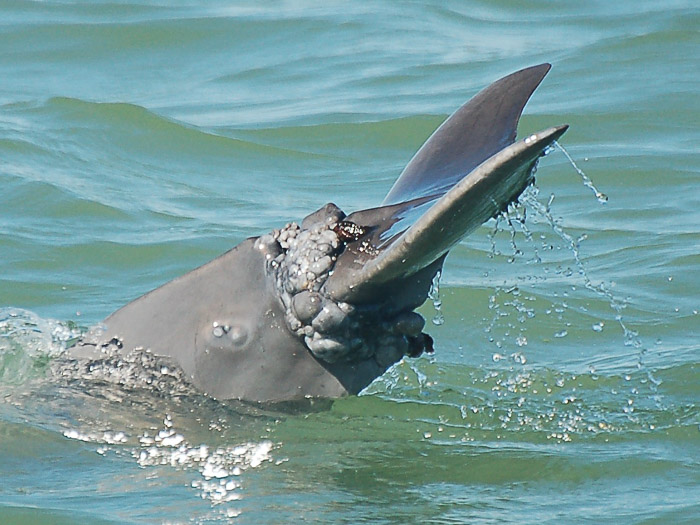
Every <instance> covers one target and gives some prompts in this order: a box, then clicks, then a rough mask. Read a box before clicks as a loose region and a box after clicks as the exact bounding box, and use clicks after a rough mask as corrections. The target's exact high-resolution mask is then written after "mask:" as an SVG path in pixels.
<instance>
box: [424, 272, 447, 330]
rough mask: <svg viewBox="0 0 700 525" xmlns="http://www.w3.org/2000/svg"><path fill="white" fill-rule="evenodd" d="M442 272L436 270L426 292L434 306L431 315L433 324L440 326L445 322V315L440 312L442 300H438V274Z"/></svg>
mask: <svg viewBox="0 0 700 525" xmlns="http://www.w3.org/2000/svg"><path fill="white" fill-rule="evenodd" d="M441 275H442V272H440V271H438V272H437V273H436V274H435V277H433V282H432V283H431V285H430V291H429V292H428V299H430V300H431V301H432V302H433V307H434V308H435V316H434V317H433V324H434V325H436V326H440V325H442V324H444V323H445V316H444V315H443V314H442V301H441V300H440V276H441Z"/></svg>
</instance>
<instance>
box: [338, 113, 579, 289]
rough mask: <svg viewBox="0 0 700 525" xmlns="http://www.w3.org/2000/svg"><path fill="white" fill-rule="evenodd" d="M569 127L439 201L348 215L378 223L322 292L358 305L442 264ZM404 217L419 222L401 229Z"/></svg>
mask: <svg viewBox="0 0 700 525" xmlns="http://www.w3.org/2000/svg"><path fill="white" fill-rule="evenodd" d="M567 129H568V126H566V125H564V126H558V127H553V128H549V129H546V130H544V131H540V132H538V133H535V134H533V135H530V136H529V137H527V138H525V139H523V140H521V141H518V142H516V143H515V144H512V145H510V146H508V147H506V148H505V149H502V150H501V151H499V152H498V153H496V154H495V155H493V156H492V157H490V158H489V159H488V160H486V161H485V162H483V163H481V164H480V165H479V166H478V167H477V168H476V169H474V170H473V171H472V172H471V173H470V174H469V175H468V176H467V177H464V178H463V179H462V180H460V181H459V182H458V183H457V184H456V185H454V186H453V187H452V188H451V189H450V190H449V191H447V193H445V194H444V195H442V196H441V197H440V198H438V199H437V200H435V199H414V200H413V201H409V202H407V203H402V204H401V205H394V206H387V207H382V208H377V209H375V210H365V211H363V212H358V213H356V214H351V215H350V216H348V218H347V219H348V221H352V222H357V223H358V224H362V225H363V226H365V227H366V226H368V225H367V224H364V223H363V221H362V219H363V218H365V217H368V216H370V221H371V219H375V221H374V222H376V223H377V224H376V225H375V229H374V231H373V233H371V234H370V235H368V237H369V238H365V239H361V240H358V241H356V242H355V243H353V244H352V245H349V246H348V247H347V248H346V250H345V252H344V253H343V254H341V256H340V257H338V261H337V263H336V266H335V270H334V272H333V274H332V275H331V276H330V277H329V279H328V281H327V282H326V284H325V287H324V288H325V291H326V293H328V294H329V295H330V296H332V297H334V298H335V299H337V300H342V301H349V302H362V301H363V300H365V297H366V296H367V295H368V293H369V292H370V291H371V293H372V295H376V290H377V289H379V288H381V287H382V286H383V285H387V284H390V283H396V282H398V283H401V282H402V281H404V280H405V279H406V278H409V277H411V276H413V275H418V274H420V273H421V271H422V270H423V269H425V268H428V267H430V266H431V265H433V263H435V262H436V261H440V263H439V264H440V265H441V264H442V258H443V256H444V255H446V254H447V252H448V250H449V249H450V248H452V246H454V245H455V244H456V243H457V242H459V241H460V239H462V238H463V237H464V236H466V235H467V234H469V233H470V232H472V231H473V230H475V229H476V228H477V227H478V226H480V225H481V224H482V223H484V222H486V221H487V220H489V219H490V218H491V217H494V216H495V215H497V214H498V213H499V212H500V211H501V210H503V209H505V208H506V207H507V206H508V204H509V203H510V202H512V201H513V200H515V199H517V197H518V196H519V195H520V193H522V191H523V190H524V189H525V188H526V187H527V186H528V185H529V184H530V183H531V182H532V181H533V179H534V173H533V172H534V167H535V166H536V164H537V160H538V159H539V157H540V156H541V155H542V152H543V151H544V150H545V149H546V148H547V147H548V146H549V145H551V144H552V143H553V142H554V141H555V140H557V139H558V138H559V137H561V135H563V134H564V132H565V131H566V130H567ZM408 215H412V216H415V217H417V218H413V219H411V221H410V222H412V224H411V226H410V227H408V229H404V230H403V231H401V227H403V226H404V224H403V222H402V221H401V220H400V219H401V218H402V216H408ZM377 219H379V220H377ZM397 225H399V226H400V227H399V228H396V226H397ZM368 229H370V230H371V229H372V228H371V227H369V228H368ZM397 229H398V231H396V230H397ZM372 250H374V253H370V252H371V251H372ZM367 254H369V255H373V256H370V257H368V256H367ZM437 269H439V268H437ZM435 271H437V270H433V271H432V275H434V273H435ZM432 275H430V278H431V279H432ZM423 278H424V277H423ZM399 287H401V285H400V284H399Z"/></svg>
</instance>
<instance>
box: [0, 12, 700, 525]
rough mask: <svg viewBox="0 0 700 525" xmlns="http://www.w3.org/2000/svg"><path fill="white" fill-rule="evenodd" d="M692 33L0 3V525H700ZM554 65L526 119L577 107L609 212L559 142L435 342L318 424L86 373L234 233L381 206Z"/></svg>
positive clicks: (180, 385) (107, 368)
mask: <svg viewBox="0 0 700 525" xmlns="http://www.w3.org/2000/svg"><path fill="white" fill-rule="evenodd" d="M699 27H700V7H699V6H698V3H697V2H696V1H693V0H669V1H666V2H658V1H647V0H641V1H640V0H620V1H618V2H609V1H605V2H603V1H593V2H563V1H560V2H553V1H548V0H536V1H534V2H528V3H527V4H523V3H521V2H511V1H507V0H496V1H493V2H486V1H470V2H457V1H434V2H402V3H398V2H388V1H373V2H352V3H351V2H327V3H316V2H285V1H279V2H268V3H261V2H230V1H209V2H185V1H169V0H158V1H155V0H131V1H125V2H122V1H119V0H112V1H94V0H90V1H87V0H61V1H59V0H56V1H54V0H47V1H29V0H3V1H2V2H0V523H2V524H4V525H7V524H12V525H14V524H48V523H51V524H69V523H70V524H72V523H80V524H105V523H110V524H116V523H119V524H191V523H207V524H209V523H212V524H214V523H217V524H218V523H241V524H261V523H280V524H281V523H379V524H389V523H396V524H399V523H421V524H424V523H428V524H447V523H455V524H456V523H470V524H495V523H499V524H500V523H518V524H522V523H537V524H554V523H574V524H575V523H596V524H598V523H625V524H670V523H673V524H691V523H695V524H696V523H700V408H699V404H700V314H698V310H699V309H700V168H699V167H700V156H699V155H698V150H699V147H700V146H699V144H700V103H699V100H700V67H698V64H700V32H699V31H698V28H699ZM541 62H551V63H552V65H553V68H552V70H551V72H550V73H549V75H548V76H547V77H546V78H545V80H544V82H543V83H542V85H541V86H540V87H539V88H538V90H537V91H536V92H535V94H534V96H533V97H532V99H531V101H530V102H529V104H528V105H527V107H526V109H525V112H524V116H523V118H522V120H521V122H520V128H519V135H520V136H521V137H522V136H527V134H528V133H532V132H534V131H537V130H540V129H543V128H546V127H549V126H552V125H558V124H564V123H568V124H570V126H571V128H570V130H569V131H568V132H567V133H566V134H565V135H564V137H563V138H562V139H561V141H560V142H561V145H562V146H563V147H564V148H565V149H566V151H567V152H568V154H569V155H570V156H571V159H573V162H574V163H575V165H577V166H578V167H579V168H580V169H581V170H582V171H583V172H584V173H585V175H586V176H587V177H588V178H590V180H591V181H592V184H593V186H594V187H595V188H597V190H598V192H599V193H600V194H605V195H606V196H607V202H605V199H604V198H603V197H602V195H599V197H600V198H596V194H595V191H593V190H592V189H591V188H590V187H588V186H587V185H586V184H584V182H585V180H584V178H582V176H581V175H580V174H579V173H578V172H577V170H576V169H575V168H574V165H573V164H572V162H570V161H569V159H568V158H567V156H566V155H565V154H564V152H563V151H562V150H560V149H555V150H554V151H552V152H551V153H550V154H549V155H548V156H547V157H545V158H544V159H542V161H541V162H540V165H539V169H538V172H537V183H536V184H537V186H536V188H535V189H531V190H530V191H529V192H528V197H527V200H528V202H527V203H526V204H525V205H524V206H520V207H518V209H517V210H512V211H511V213H510V215H509V216H510V217H511V221H510V223H509V221H508V220H507V219H505V218H503V219H501V220H500V221H499V222H498V223H496V221H494V220H492V221H490V222H488V223H487V224H485V225H484V226H483V227H481V228H479V229H478V230H477V231H475V232H474V233H473V234H472V235H471V236H469V237H468V238H467V239H465V240H464V241H462V242H461V244H459V245H458V246H457V247H455V248H454V249H453V250H452V252H451V254H450V256H449V257H448V259H447V263H446V265H445V269H444V272H443V275H442V279H441V282H440V290H439V301H438V302H437V304H438V306H439V309H436V307H435V306H434V305H433V304H432V302H431V301H428V302H427V303H426V304H425V305H424V306H423V307H421V309H420V312H421V313H422V314H423V315H424V316H425V317H426V318H427V319H428V323H427V331H428V332H429V333H430V334H431V335H432V336H433V337H434V339H435V348H436V352H435V354H434V355H433V356H424V357H421V358H419V359H415V360H411V359H409V360H406V361H404V362H401V363H400V364H398V365H397V366H395V367H394V368H392V369H390V370H389V371H388V372H387V373H386V374H385V375H384V376H383V377H381V378H380V379H378V380H377V381H376V382H375V383H373V384H372V385H370V387H368V389H366V391H365V392H363V393H362V394H361V395H360V396H357V397H350V398H346V399H342V400H339V401H336V402H334V403H328V404H323V403H322V404H320V405H319V406H314V407H312V410H310V411H298V412H290V411H284V410H273V409H261V408H258V407H255V406H250V405H245V404H242V403H235V402H222V401H218V400H215V399H212V398H209V397H207V396H204V395H202V394H200V393H199V392H197V391H195V390H193V389H192V388H191V387H189V386H188V385H187V383H186V382H184V381H183V380H182V378H181V377H180V376H179V375H178V373H177V370H171V369H168V368H165V367H149V366H147V365H145V364H143V363H139V362H129V363H122V366H121V367H116V366H113V365H114V363H97V364H95V366H94V367H90V368H81V367H79V366H75V367H72V368H71V366H68V365H67V364H66V363H70V359H69V357H68V356H67V355H66V352H65V348H66V346H67V345H69V344H70V342H71V341H73V340H74V339H75V338H76V337H77V336H78V335H79V334H80V333H81V332H83V331H85V330H86V329H87V328H88V327H90V326H91V325H94V324H96V323H98V322H99V321H100V320H101V319H103V318H104V317H105V316H107V315H108V314H110V313H111V312H112V311H114V310H115V309H117V308H118V307H120V306H121V305H123V304H125V303H127V302H128V301H130V300H132V299H134V298H136V297H138V296H139V295H141V294H143V293H145V292H147V291H149V290H151V289H153V288H155V287H157V286H158V285H160V284H162V283H164V282H166V281H168V280H170V279H172V278H174V277H176V276H178V275H181V274H184V273H186V272H187V271H188V270H190V269H193V268H194V267H196V266H198V265H200V264H202V263H205V262H207V261H208V260H210V259H212V258H214V257H215V256H217V255H219V254H221V253H223V252H224V251H226V250H227V249H229V248H230V247H232V246H234V245H236V244H237V243H239V242H240V241H242V240H243V239H245V238H246V237H249V236H253V235H260V234H262V233H265V232H267V231H269V230H271V229H273V228H276V227H280V226H282V225H284V224H285V223H286V222H289V221H291V220H299V219H301V218H303V217H304V216H305V215H306V214H307V213H309V212H311V211H313V210H315V209H317V208H318V207H320V206H322V205H323V204H325V203H326V202H328V201H333V202H335V203H336V204H337V205H338V206H340V207H341V208H342V209H344V210H345V211H346V212H349V211H353V210H356V209H362V208H368V207H373V206H377V205H378V204H379V203H380V202H381V201H382V199H383V197H384V195H385V194H386V192H387V191H388V190H389V188H390V187H391V185H392V183H393V181H394V180H395V179H396V177H397V176H398V175H399V173H400V172H401V170H402V168H403V166H404V165H405V164H406V163H407V162H408V160H409V159H410V158H411V156H412V155H413V153H414V152H415V151H416V150H417V148H418V147H419V146H420V145H421V144H422V143H423V141H424V140H425V139H426V138H427V137H428V136H429V135H430V133H431V132H432V131H433V130H434V129H435V128H436V127H437V126H438V125H439V124H440V123H441V122H442V121H443V120H444V119H445V118H446V117H447V116H448V115H449V114H450V113H451V112H453V111H454V110H455V109H457V108H458V107H459V106H460V105H461V104H462V103H463V102H465V101H466V100H468V99H469V98H470V97H471V96H473V95H474V94H475V93H476V92H477V91H479V90H480V89H481V88H483V87H485V86H486V85H488V84H489V83H491V82H493V81H495V80H497V79H498V78H500V77H501V76H504V75H506V74H508V73H511V72H513V71H516V70H518V69H521V68H523V67H526V66H530V65H534V64H538V63H541ZM552 196H553V197H552ZM523 217H524V218H525V220H524V222H523V221H522V219H523ZM523 224H524V226H523ZM232 300H235V299H232ZM440 303H441V304H440Z"/></svg>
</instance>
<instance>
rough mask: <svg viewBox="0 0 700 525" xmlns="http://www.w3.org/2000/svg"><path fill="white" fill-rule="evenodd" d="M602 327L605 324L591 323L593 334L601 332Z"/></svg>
mask: <svg viewBox="0 0 700 525" xmlns="http://www.w3.org/2000/svg"><path fill="white" fill-rule="evenodd" d="M603 326H605V323H604V322H603V321H601V322H599V323H593V327H592V328H593V331H594V332H602V331H603Z"/></svg>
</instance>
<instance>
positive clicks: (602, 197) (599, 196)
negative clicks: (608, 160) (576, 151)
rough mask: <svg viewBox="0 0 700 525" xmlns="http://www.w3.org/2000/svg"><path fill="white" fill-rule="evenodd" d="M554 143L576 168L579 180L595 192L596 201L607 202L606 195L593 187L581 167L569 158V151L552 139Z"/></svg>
mask: <svg viewBox="0 0 700 525" xmlns="http://www.w3.org/2000/svg"><path fill="white" fill-rule="evenodd" d="M554 145H555V146H556V147H557V148H558V149H559V151H561V152H562V153H563V154H564V156H565V157H566V158H567V160H568V161H569V163H570V164H571V166H572V167H573V168H574V169H575V170H576V173H578V174H579V175H580V176H581V180H583V185H584V186H585V187H586V188H588V189H590V190H591V191H592V192H593V193H594V194H595V198H596V199H598V202H599V203H601V204H605V203H606V202H608V196H607V195H606V194H605V193H603V192H601V191H599V190H598V188H596V187H595V185H594V184H593V181H592V180H591V178H590V177H589V176H588V175H586V174H585V173H584V172H583V170H582V169H581V168H579V167H578V165H577V164H576V162H574V159H573V158H571V155H569V152H568V151H566V150H565V149H564V146H562V145H561V144H559V143H558V142H557V141H556V140H555V141H554Z"/></svg>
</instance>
